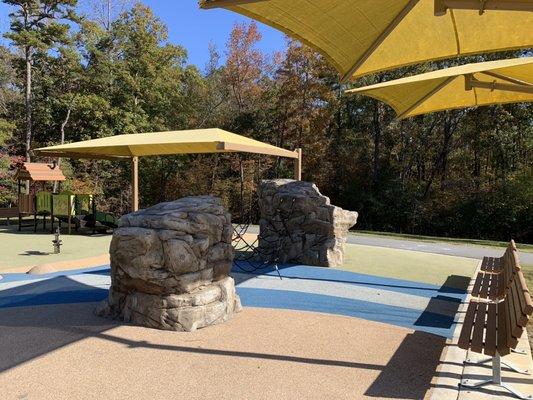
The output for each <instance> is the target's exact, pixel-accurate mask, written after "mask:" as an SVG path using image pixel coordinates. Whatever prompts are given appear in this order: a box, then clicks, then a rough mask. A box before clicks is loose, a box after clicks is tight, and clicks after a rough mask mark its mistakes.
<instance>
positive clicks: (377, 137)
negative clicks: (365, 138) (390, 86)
mask: <svg viewBox="0 0 533 400" xmlns="http://www.w3.org/2000/svg"><path fill="white" fill-rule="evenodd" d="M379 107H380V106H379V104H378V102H377V101H375V103H374V113H373V116H372V138H373V141H374V159H373V164H372V182H373V184H374V188H377V187H378V182H379V157H380V154H381V122H380V119H379Z"/></svg>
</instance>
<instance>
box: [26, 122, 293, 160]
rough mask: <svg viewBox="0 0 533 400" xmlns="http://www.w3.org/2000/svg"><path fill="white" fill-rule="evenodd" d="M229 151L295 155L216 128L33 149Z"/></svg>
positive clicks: (73, 152) (93, 153)
mask: <svg viewBox="0 0 533 400" xmlns="http://www.w3.org/2000/svg"><path fill="white" fill-rule="evenodd" d="M231 152H245V153H257V154H267V155H273V156H280V157H289V158H298V154H297V152H294V151H289V150H285V149H282V148H280V147H276V146H272V145H270V144H267V143H263V142H259V141H257V140H253V139H250V138H247V137H244V136H240V135H237V134H235V133H231V132H227V131H224V130H222V129H216V128H214V129H192V130H183V131H172V132H152V133H138V134H131V135H117V136H110V137H106V138H101V139H94V140H87V141H83V142H77V143H69V144H64V145H59V146H51V147H44V148H40V149H36V150H35V153H36V154H38V155H41V156H52V157H74V158H94V159H99V158H100V159H121V158H132V157H141V156H156V155H169V154H191V153H231Z"/></svg>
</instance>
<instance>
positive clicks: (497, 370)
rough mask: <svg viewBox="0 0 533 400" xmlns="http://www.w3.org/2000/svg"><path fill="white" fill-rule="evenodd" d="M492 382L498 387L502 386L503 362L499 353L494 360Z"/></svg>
mask: <svg viewBox="0 0 533 400" xmlns="http://www.w3.org/2000/svg"><path fill="white" fill-rule="evenodd" d="M492 381H493V382H494V384H496V385H501V384H502V360H501V357H500V353H498V352H496V355H495V356H494V357H493V358H492Z"/></svg>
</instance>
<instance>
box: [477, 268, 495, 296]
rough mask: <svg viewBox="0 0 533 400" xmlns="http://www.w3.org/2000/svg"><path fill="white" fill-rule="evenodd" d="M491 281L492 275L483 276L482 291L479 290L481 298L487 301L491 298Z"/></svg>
mask: <svg viewBox="0 0 533 400" xmlns="http://www.w3.org/2000/svg"><path fill="white" fill-rule="evenodd" d="M491 279H492V276H491V274H483V282H482V283H481V289H480V290H479V295H480V297H481V298H484V299H486V298H487V297H489V292H490V282H491Z"/></svg>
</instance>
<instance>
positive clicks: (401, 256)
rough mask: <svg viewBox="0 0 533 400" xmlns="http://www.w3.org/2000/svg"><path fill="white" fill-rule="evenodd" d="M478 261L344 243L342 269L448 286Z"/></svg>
mask: <svg viewBox="0 0 533 400" xmlns="http://www.w3.org/2000/svg"><path fill="white" fill-rule="evenodd" d="M478 262H479V261H478V260H474V259H470V258H463V257H453V256H446V255H440V254H431V253H422V252H417V251H410V250H399V249H389V248H385V247H373V246H363V245H356V244H347V245H346V253H345V261H344V266H343V267H342V269H344V270H348V271H352V272H357V273H361V274H369V275H378V276H383V277H388V278H396V279H404V280H408V281H415V282H424V283H429V284H432V285H437V286H442V285H443V284H444V283H446V284H447V285H450V280H451V279H452V278H450V277H453V276H456V277H467V278H470V277H471V276H472V275H473V274H474V271H475V269H476V266H477V264H478Z"/></svg>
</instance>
